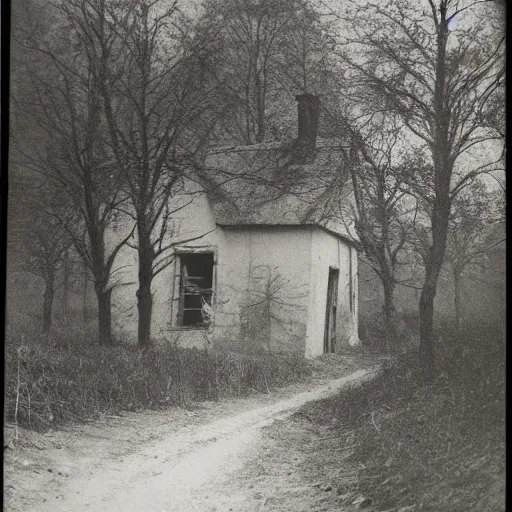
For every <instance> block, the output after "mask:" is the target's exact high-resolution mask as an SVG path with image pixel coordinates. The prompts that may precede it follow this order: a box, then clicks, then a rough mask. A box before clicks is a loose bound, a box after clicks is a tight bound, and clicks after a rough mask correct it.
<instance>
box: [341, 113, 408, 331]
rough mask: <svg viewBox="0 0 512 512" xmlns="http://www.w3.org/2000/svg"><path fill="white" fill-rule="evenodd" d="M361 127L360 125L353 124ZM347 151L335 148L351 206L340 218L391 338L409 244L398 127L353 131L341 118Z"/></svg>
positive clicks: (383, 121)
mask: <svg viewBox="0 0 512 512" xmlns="http://www.w3.org/2000/svg"><path fill="white" fill-rule="evenodd" d="M359 124H361V123H359ZM345 125H346V129H347V131H348V133H349V137H350V148H349V149H344V148H343V147H342V148H341V149H342V151H343V153H344V156H345V162H346V165H347V167H348V170H349V173H350V177H351V181H352V188H353V192H354V201H353V202H348V203H345V204H347V205H348V206H349V207H348V208H347V206H345V207H344V208H341V210H340V215H341V219H342V221H343V222H344V224H345V226H346V228H347V231H348V233H351V234H353V236H352V238H353V242H354V244H355V246H356V247H357V249H358V250H359V251H360V253H361V254H362V255H364V256H365V257H366V261H367V263H368V264H369V265H370V266H371V267H372V268H373V269H374V271H375V272H376V274H377V275H378V277H379V279H380V281H381V283H382V288H383V291H384V304H383V314H384V319H385V323H386V326H387V329H388V336H389V337H390V338H394V337H395V336H396V329H395V314H396V309H395V304H394V291H395V287H396V284H397V282H398V278H397V271H398V268H399V265H400V261H399V256H400V254H401V253H402V251H403V250H404V249H405V248H406V245H407V243H408V242H409V238H410V232H411V227H412V220H413V217H412V215H413V211H414V202H412V204H411V200H410V199H411V198H410V197H409V196H408V195H407V194H406V192H405V191H404V186H405V183H406V176H407V172H408V162H407V160H404V158H403V156H401V155H400V151H399V147H400V142H401V141H400V139H401V136H402V135H403V134H401V130H400V127H399V126H397V124H396V123H395V122H394V121H393V119H391V118H388V117H386V116H384V117H382V116H380V119H378V120H377V116H374V118H373V120H372V121H371V122H370V123H368V122H365V123H364V125H363V127H361V128H359V127H358V126H357V124H355V123H354V122H350V121H348V119H347V118H345Z"/></svg>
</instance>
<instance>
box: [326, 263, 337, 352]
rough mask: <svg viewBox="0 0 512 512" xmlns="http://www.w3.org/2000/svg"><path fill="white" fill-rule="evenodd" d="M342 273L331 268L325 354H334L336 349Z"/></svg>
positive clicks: (328, 287)
mask: <svg viewBox="0 0 512 512" xmlns="http://www.w3.org/2000/svg"><path fill="white" fill-rule="evenodd" d="M339 276H340V271H339V269H337V268H333V267H329V281H328V282H327V306H326V312H325V331H324V353H326V354H328V353H332V352H334V351H335V348H336V317H337V314H336V313H337V309H338V281H339Z"/></svg>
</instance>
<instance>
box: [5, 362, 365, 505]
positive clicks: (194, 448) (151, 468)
mask: <svg viewBox="0 0 512 512" xmlns="http://www.w3.org/2000/svg"><path fill="white" fill-rule="evenodd" d="M374 373H375V370H358V371H355V372H353V373H351V374H350V375H347V376H345V377H342V378H338V379H334V380H331V381H329V382H327V383H326V384H323V385H321V386H317V387H315V388H313V389H311V390H309V391H303V392H301V393H298V394H295V395H294V396H292V397H290V398H286V399H281V400H279V401H278V402H275V403H273V404H271V405H265V406H260V407H256V408H253V409H250V410H247V411H244V412H241V413H238V414H236V413H235V414H234V415H229V416H225V417H220V418H218V419H213V421H211V420H210V419H208V417H202V418H200V417H198V418H197V421H196V420H195V419H194V418H188V421H184V422H182V424H181V425H176V424H174V425H173V424H172V423H170V424H169V425H166V424H165V423H162V424H161V426H160V430H159V431H158V432H157V433H156V434H155V436H154V439H151V438H150V439H144V440H142V439H141V440H140V441H139V442H137V438H135V439H133V435H132V436H131V438H130V436H128V437H125V439H124V441H123V432H122V428H119V427H118V428H116V429H114V430H112V432H111V437H110V436H109V435H106V436H105V435H103V436H101V435H100V436H96V438H93V437H91V438H90V441H91V444H90V448H87V447H86V446H83V447H82V450H81V451H78V450H75V451H74V452H73V453H69V454H68V455H67V456H66V453H65V452H63V453H62V456H61V464H60V466H59V467H60V469H58V468H57V469H55V470H52V473H53V472H54V471H55V473H57V474H55V476H53V475H52V476H53V478H52V479H51V481H49V482H48V486H47V488H46V492H40V493H39V498H36V497H35V496H32V497H31V498H28V497H27V499H26V501H25V503H24V504H22V505H21V506H22V507H23V508H19V509H18V508H16V509H15V508H11V509H10V510H13V511H14V510H25V511H27V512H36V511H37V512H49V511H52V512H59V511H60V512H82V511H94V512H96V511H98V512H99V511H102V512H114V511H116V512H117V511H123V512H142V511H144V512H164V511H165V512H178V511H181V512H189V511H191V512H192V511H205V512H206V511H218V512H220V511H222V510H226V511H229V510H236V509H234V508H230V501H231V502H233V503H235V502H238V503H240V502H241V501H242V502H243V501H244V496H243V494H244V492H248V491H247V490H244V489H242V488H241V489H237V490H236V491H233V485H232V484H233V479H235V478H236V474H237V471H238V470H240V468H241V467H242V466H243V465H246V464H248V463H250V461H251V460H255V459H256V458H257V456H258V453H259V452H260V451H261V450H262V437H261V429H262V428H263V427H265V426H267V425H269V424H271V423H272V422H274V421H275V420H279V419H284V418H286V417H287V416H289V415H291V414H292V413H293V412H295V411H296V410H297V409H298V408H299V407H301V406H302V405H304V404H306V403H307V402H310V401H314V400H319V399H322V398H326V397H328V396H330V395H332V394H334V393H337V392H338V391H340V390H341V389H343V388H344V387H346V386H350V385H354V384H358V383H361V382H363V381H365V380H367V379H369V378H371V377H372V375H373V374H374ZM228 414H229V412H228ZM199 416H200V415H199ZM203 416H204V415H203ZM206 416H207V415H206ZM151 421H152V419H151V416H149V417H148V423H149V422H151ZM141 426H142V428H144V427H143V425H141ZM102 434H105V432H102ZM107 434H108V432H107ZM126 443H132V444H131V446H126ZM116 445H119V446H116ZM66 460H67V461H68V463H67V464H66ZM30 464H32V462H31V461H27V465H30ZM66 470H69V473H70V474H69V475H68V473H66ZM35 471H36V473H40V472H41V471H44V467H40V471H37V469H36V470H35ZM47 471H48V470H47ZM34 476H35V475H34ZM45 476H48V475H45ZM228 483H229V484H230V485H229V486H227V487H229V488H230V489H231V490H230V491H229V492H228V491H227V487H226V491H227V492H226V493H222V488H223V485H225V484H228ZM235 487H236V486H235ZM212 490H213V491H214V492H212ZM26 492H28V490H26ZM233 492H235V493H236V494H237V496H232V494H233ZM36 494H37V493H36ZM34 498H35V499H34ZM231 498H232V499H231ZM6 510H9V508H7V509H6Z"/></svg>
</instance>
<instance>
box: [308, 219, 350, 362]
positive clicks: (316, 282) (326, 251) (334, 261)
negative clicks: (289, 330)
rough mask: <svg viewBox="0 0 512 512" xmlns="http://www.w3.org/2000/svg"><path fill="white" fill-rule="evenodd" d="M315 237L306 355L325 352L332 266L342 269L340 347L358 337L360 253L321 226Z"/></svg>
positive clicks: (340, 274)
mask: <svg viewBox="0 0 512 512" xmlns="http://www.w3.org/2000/svg"><path fill="white" fill-rule="evenodd" d="M311 236H312V238H311V267H310V279H309V282H310V297H309V307H308V328H307V335H306V357H315V356H318V355H320V354H322V353H323V346H324V330H325V316H326V307H327V285H328V280H329V267H334V268H337V269H339V281H338V309H337V319H336V325H337V329H336V348H339V347H341V346H343V345H346V344H348V343H349V340H351V338H352V339H353V338H354V337H355V338H356V339H357V315H358V312H357V293H358V290H357V253H356V251H355V250H354V249H352V250H350V247H349V246H348V245H347V244H346V243H344V242H343V241H341V240H339V239H337V238H336V237H334V236H332V235H330V234H329V233H327V232H325V231H324V230H322V229H320V228H313V231H312V235H311ZM350 255H351V257H352V278H353V281H352V282H353V309H352V311H351V310H350V297H349V290H350V286H349V282H350V281H349V279H350V275H349V269H350V265H349V258H350Z"/></svg>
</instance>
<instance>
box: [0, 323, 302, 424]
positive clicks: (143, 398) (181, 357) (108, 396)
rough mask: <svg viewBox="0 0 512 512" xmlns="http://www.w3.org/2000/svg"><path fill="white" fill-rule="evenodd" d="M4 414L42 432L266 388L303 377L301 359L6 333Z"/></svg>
mask: <svg viewBox="0 0 512 512" xmlns="http://www.w3.org/2000/svg"><path fill="white" fill-rule="evenodd" d="M5 356H6V378H5V399H6V402H5V419H6V420H7V421H8V422H13V423H16V422H17V423H18V424H19V425H21V426H23V427H25V428H30V429H35V430H40V431H44V430H47V429H48V428H49V427H52V426H57V425H61V424H64V423H67V422H71V421H86V420H89V419H92V418H94V417H97V416H98V415H99V414H101V413H116V412H120V411H123V410H130V411H133V410H137V409H144V408H163V407H171V406H183V405H188V404H191V403H193V402H195V401H201V400H218V399H219V398H222V397H232V396H243V395H246V394H248V393H250V392H254V391H259V392H267V391H268V390H269V389H272V388H275V387H278V386H283V385H286V384H288V383H291V382H296V381H299V380H302V379H303V378H306V377H307V376H308V375H309V374H310V373H311V368H310V365H308V363H307V362H306V361H304V360H303V359H299V358H293V357H283V356H277V355H259V356H248V355H247V356H246V355H239V354H234V353H224V352H219V351H205V350H197V349H184V348H179V347H177V346H176V344H173V343H171V342H169V343H168V344H167V345H163V346H158V347H154V348H152V349H150V350H148V351H146V352H145V353H142V352H141V351H140V350H137V348H136V347H130V346H123V345H121V346H117V347H109V348H104V347H99V346H97V345H91V344H90V341H88V340H85V339H79V338H78V337H77V336H73V335H72V334H70V333H60V334H54V335H52V336H50V337H47V338H43V339H41V337H40V336H37V335H35V334H32V335H27V334H25V335H24V336H23V337H22V336H21V335H20V334H17V333H13V332H11V333H8V336H7V339H6V345H5Z"/></svg>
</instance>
